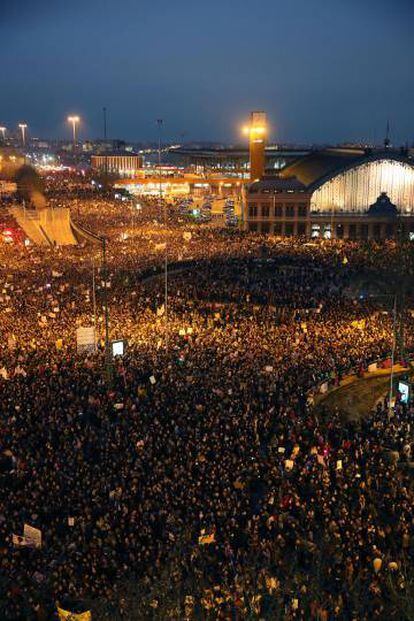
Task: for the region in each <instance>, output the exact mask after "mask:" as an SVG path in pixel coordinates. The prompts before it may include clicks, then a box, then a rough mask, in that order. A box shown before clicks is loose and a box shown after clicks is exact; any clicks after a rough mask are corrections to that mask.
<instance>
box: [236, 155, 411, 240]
mask: <svg viewBox="0 0 414 621" xmlns="http://www.w3.org/2000/svg"><path fill="white" fill-rule="evenodd" d="M283 183H285V184H286V186H283ZM283 188H285V189H283ZM289 195H290V196H291V198H290V199H289V200H288V196H289ZM273 196H274V198H273ZM301 203H302V204H303V205H304V204H305V203H306V204H307V209H308V214H307V216H306V227H305V230H306V233H305V234H306V235H307V236H308V237H312V238H318V237H322V238H324V239H331V238H340V239H342V238H349V239H386V238H391V237H395V236H396V235H400V234H402V235H403V236H404V237H405V238H410V239H411V238H414V160H413V158H412V156H411V155H410V153H409V152H407V151H402V150H400V151H396V150H392V149H390V148H387V147H386V148H385V149H380V150H373V149H369V150H364V149H355V148H354V149H325V150H320V151H314V152H312V153H310V154H308V155H307V156H305V157H303V158H301V159H299V160H297V161H296V162H293V163H291V164H290V165H288V166H286V167H285V168H284V169H283V170H282V171H281V173H280V176H279V177H275V178H273V179H272V178H266V177H264V178H263V180H262V181H260V182H257V183H252V184H250V186H249V187H248V188H247V191H246V204H245V208H244V222H245V227H246V229H247V230H251V231H258V232H262V233H271V234H275V235H296V234H303V233H302V232H299V231H303V230H304V226H303V224H304V222H303V220H302V216H301V218H299V211H300V212H301V213H302V211H303V210H304V209H305V208H304V207H301V208H300V209H299V205H300V204H301ZM292 204H293V205H296V206H293V207H292ZM262 205H263V207H262ZM303 213H304V211H303ZM292 218H293V219H292ZM292 225H293V226H292Z"/></svg>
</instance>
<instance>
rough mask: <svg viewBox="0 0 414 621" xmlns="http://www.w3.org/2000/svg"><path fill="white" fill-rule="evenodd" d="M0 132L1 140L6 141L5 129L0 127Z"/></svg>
mask: <svg viewBox="0 0 414 621" xmlns="http://www.w3.org/2000/svg"><path fill="white" fill-rule="evenodd" d="M0 132H1V135H2V138H3V142H4V141H5V140H6V128H5V127H0Z"/></svg>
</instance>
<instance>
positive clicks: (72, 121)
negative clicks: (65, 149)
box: [68, 116, 80, 151]
mask: <svg viewBox="0 0 414 621" xmlns="http://www.w3.org/2000/svg"><path fill="white" fill-rule="evenodd" d="M79 121H80V118H79V117H78V116H68V123H70V124H71V125H72V137H73V151H75V149H76V128H77V125H78V123H79Z"/></svg>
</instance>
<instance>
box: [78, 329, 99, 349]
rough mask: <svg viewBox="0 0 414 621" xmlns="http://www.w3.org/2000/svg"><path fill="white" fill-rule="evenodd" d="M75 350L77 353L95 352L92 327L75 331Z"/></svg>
mask: <svg viewBox="0 0 414 621" xmlns="http://www.w3.org/2000/svg"><path fill="white" fill-rule="evenodd" d="M76 348H77V351H78V353H80V352H85V351H94V350H95V328H94V327H93V326H88V327H80V328H77V329H76Z"/></svg>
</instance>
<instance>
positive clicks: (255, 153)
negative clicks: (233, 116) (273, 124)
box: [249, 112, 267, 181]
mask: <svg viewBox="0 0 414 621" xmlns="http://www.w3.org/2000/svg"><path fill="white" fill-rule="evenodd" d="M266 123H267V119H266V112H252V113H251V115H250V126H249V151H250V179H251V180H252V181H257V180H258V179H261V178H262V177H263V175H264V171H265V145H266V133H267V131H266V130H267V128H266Z"/></svg>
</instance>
